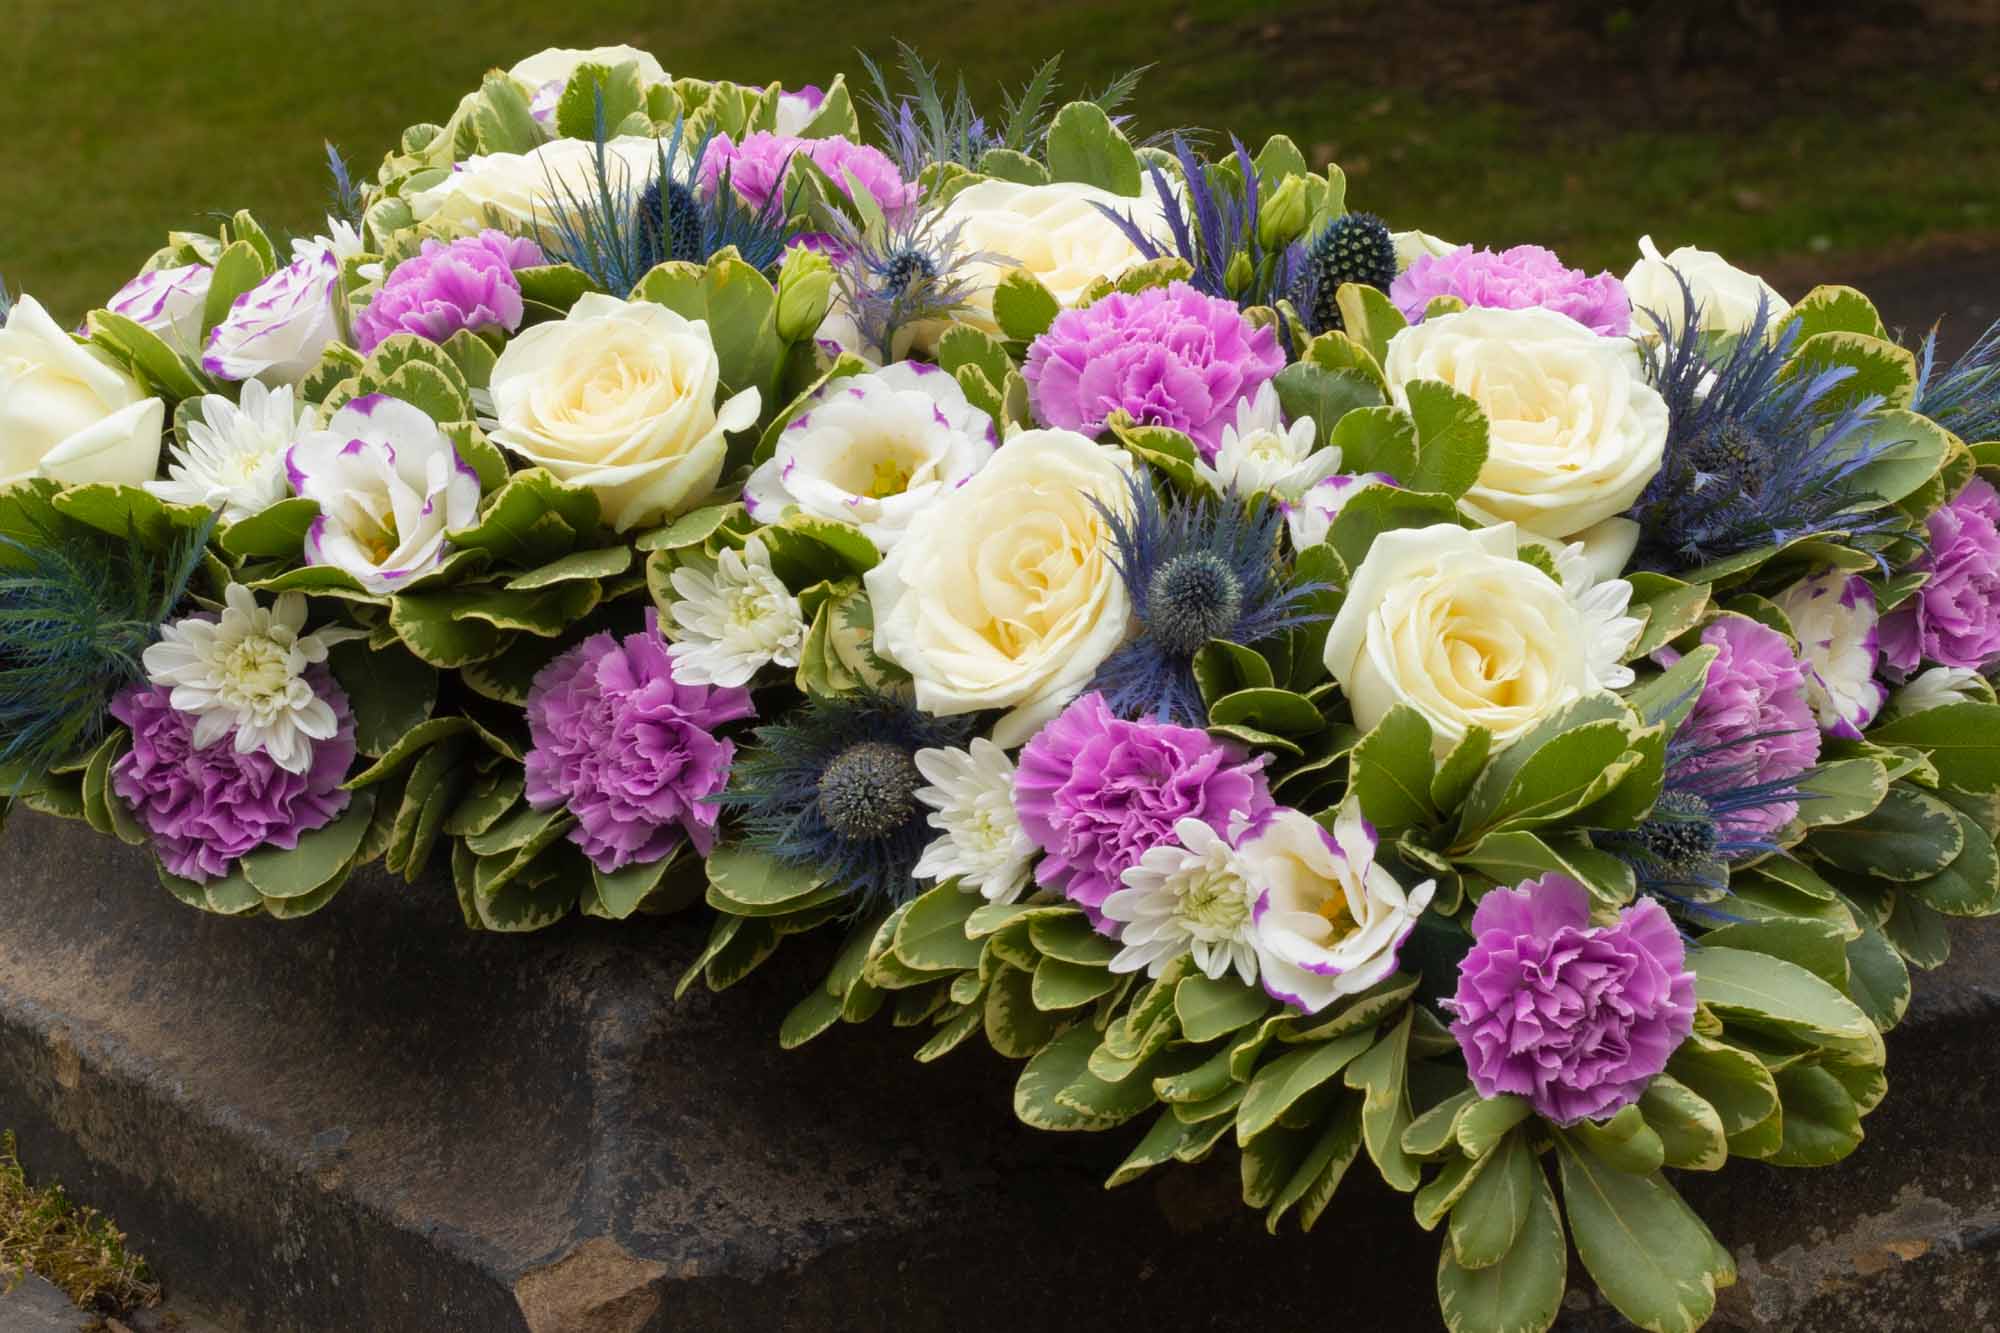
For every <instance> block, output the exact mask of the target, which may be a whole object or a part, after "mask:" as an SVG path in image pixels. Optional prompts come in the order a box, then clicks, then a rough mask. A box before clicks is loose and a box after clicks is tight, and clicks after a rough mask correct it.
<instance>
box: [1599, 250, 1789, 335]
mask: <svg viewBox="0 0 2000 1333" xmlns="http://www.w3.org/2000/svg"><path fill="white" fill-rule="evenodd" d="M1676 273H1678V274H1679V275H1680V276H1681V277H1682V278H1685V279H1686V280H1687V285H1688V291H1690V292H1692V293H1693V294H1694V303H1695V308H1696V309H1697V310H1698V311H1699V312H1700V317H1701V327H1702V328H1703V329H1706V330H1708V331H1709V332H1711V333H1738V334H1740V333H1745V332H1748V331H1749V328H1750V325H1751V324H1752V323H1754V322H1755V321H1756V318H1757V303H1758V301H1759V300H1762V301H1763V302H1764V304H1765V308H1766V310H1767V312H1768V314H1769V317H1770V324H1769V328H1770V329H1771V330H1772V331H1773V332H1775V331H1776V330H1777V329H1779V328H1780V327H1782V326H1783V324H1784V322H1785V316H1786V315H1788V314H1790V313H1791V309H1792V307H1791V305H1790V303H1789V302H1787V301H1786V300H1785V298H1784V297H1782V296H1780V295H1778V289H1777V288H1775V287H1773V286H1772V285H1771V284H1770V283H1768V282H1766V281H1764V280H1763V279H1762V278H1760V277H1758V276H1757V275H1756V274H1754V273H1745V272H1744V271H1743V270H1742V269H1740V268H1737V267H1736V266H1735V265H1734V264H1731V263H1730V262H1729V261H1728V260H1726V259H1724V258H1723V257H1722V256H1721V255H1719V254H1717V253H1715V251H1713V250H1697V249H1695V248H1694V247H1693V246H1692V245H1684V246H1682V247H1681V248H1680V249H1678V250H1676V251H1674V252H1673V253H1672V254H1670V255H1665V256H1662V255H1661V254H1660V250H1659V247H1658V246H1656V245H1654V244H1653V238H1652V237H1650V236H1641V237H1640V238H1639V262H1638V263H1636V264H1634V265H1633V266H1632V271H1631V272H1630V273H1627V274H1626V275H1625V294H1626V295H1627V296H1630V297H1631V298H1632V332H1633V334H1634V335H1635V336H1637V337H1642V338H1644V337H1654V336H1657V335H1658V333H1659V331H1660V329H1659V326H1658V325H1657V324H1655V323H1654V322H1653V321H1652V320H1651V319H1650V318H1648V317H1647V313H1646V312H1647V311H1651V312H1652V313H1653V314H1655V315H1658V316H1659V317H1660V318H1661V319H1663V320H1665V321H1666V323H1667V327H1668V328H1670V329H1672V330H1673V331H1674V332H1675V333H1679V332H1680V331H1681V329H1682V328H1683V327H1684V326H1685V325H1686V324H1687V301H1686V298H1685V297H1684V296H1683V295H1682V294H1681V284H1680V282H1679V281H1678V280H1676V278H1675V277H1674V275H1675V274H1676Z"/></svg>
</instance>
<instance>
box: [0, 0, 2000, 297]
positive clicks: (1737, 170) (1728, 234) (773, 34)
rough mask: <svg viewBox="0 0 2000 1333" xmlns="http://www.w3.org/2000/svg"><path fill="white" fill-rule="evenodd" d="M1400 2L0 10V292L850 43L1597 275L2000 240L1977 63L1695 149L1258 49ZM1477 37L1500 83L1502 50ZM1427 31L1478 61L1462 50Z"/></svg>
mask: <svg viewBox="0 0 2000 1333" xmlns="http://www.w3.org/2000/svg"><path fill="white" fill-rule="evenodd" d="M1400 3H1401V0H1374V2H1369V0H1352V2H1350V3H1331V4H1329V3H1322V4H1318V5H1300V4H1297V3H1279V2H1278V0H1182V2H1181V3H1161V2H1160V0H1101V2H1099V3H1093V4H1079V3H1063V2H1062V0H1013V2H1012V3H1008V4H1004V5H987V6H958V7H952V8H950V9H945V8H942V7H940V6H938V5H936V4H919V3H916V2H915V0H875V2H874V3H871V4H869V5H868V6H866V7H865V8H863V7H860V6H848V5H825V4H821V5H811V6H808V5H804V4H801V3H798V0H735V2H734V3H731V2H730V0H719V2H713V3H697V4H691V3H685V2H684V0H683V2H680V3H660V0H600V2H598V3H593V4H589V5H569V6H561V5H551V4H547V3H533V4H528V3H520V2H519V0H488V2H487V3H484V4H481V5H477V6H446V5H436V4H433V5H428V6H426V5H413V4H410V3H408V2H407V0H342V2H341V3H334V2H333V0H290V2H289V3H279V2H276V0H214V2H213V3H208V4H204V5H200V6H192V7H190V6H186V5H182V4H180V3H171V2H169V0H124V3H120V4H115V5H112V4H104V5H79V4H75V3H73V2H72V0H0V32H6V33H7V34H8V40H6V42H5V44H4V45H5V50H4V51H0V113H4V121H5V123H7V124H9V125H10V126H13V127H15V130H14V132H13V133H10V134H8V135H7V136H5V143H4V146H0V154H4V156H0V181H4V182H6V190H7V199H6V202H5V204H4V206H0V274H4V275H5V277H6V278H7V280H8V281H9V284H10V286H11V287H12V288H13V289H14V290H16V291H23V290H25V291H30V292H34V293H35V294H37V295H39V296H40V297H41V298H42V299H43V301H44V302H45V303H46V304H48V305H49V306H50V307H51V308H52V309H53V310H55V311H56V313H57V314H58V315H59V316H60V317H65V318H68V317H76V316H79V315H80V314H81V313H82V312H83V311H84V310H85V309H86V308H88V307H89V306H91V305H93V304H95V303H97V302H99V301H101V300H102V299H103V298H104V297H105V296H106V295H107V294H108V293H109V292H111V291H112V290H113V289H114V288H115V287H116V286H117V285H118V284H119V283H120V282H121V281H123V280H124V279H125V278H126V277H127V276H128V275H129V274H130V273H131V272H132V271H133V270H134V269H135V268H136V266H137V265H138V264H139V263H140V262H141V261H142V260H143V259H144V257H145V256H146V255H147V254H149V253H150V252H151V251H152V250H153V249H154V248H155V247H156V246H157V245H158V244H159V243H160V241H161V239H162V237H163V235H164V233H165V232H166V231H167V230H168V229H169V228H188V227H196V228H202V229H207V228H208V227H209V226H210V225H211V224H210V222H209V220H208V215H209V214H211V213H213V212H218V211H221V212H226V211H228V210H231V209H234V208H238V207H248V208H250V209H252V210H254V211H255V212H256V213H257V214H258V215H259V216H260V217H262V218H263V219H264V220H265V222H266V224H267V225H269V226H271V227H273V228H274V229H277V230H281V231H289V232H306V231H310V230H311V229H313V228H314V226H315V225H316V223H317V220H318V216H319V214H320V212H321V211H322V207H323V204H324V201H325V198H326V193H327V179H326V174H325V170H324V167H323V163H322V158H321V150H320V142H321V140H322V139H330V140H332V141H333V142H335V143H336V144H338V145H339V146H340V147H341V148H342V149H343V151H344V152H345V153H346V154H347V156H348V158H349V160H350V162H352V163H353V164H354V165H355V167H356V169H357V170H358V171H362V172H368V171H372V169H373V166H374V164H375V163H376V162H377V161H379V159H380V155H381V153H382V151H383V150H384V149H385V148H386V147H387V146H388V145H389V144H390V143H391V142H392V141H393V140H394V138H395V136H396V134H397V133H398V131H399V130H400V129H401V127H402V126H403V125H405V124H407V123H411V122H414V121H419V120H439V121H442V120H443V119H444V118H445V117H446V116H447V115H448V114H449V112H450V110H451V108H452V106H453V105H454V104H455V103H456V101H457V99H458V97H459V95H460V94H461V93H462V92H464V91H466V90H468V89H470V88H472V87H473V86H475V85H476V83H477V81H478V79H479V76H480V74H481V72H482V71H483V70H484V69H486V68H488V67H490V66H496V65H498V66H505V65H508V64H511V63H512V62H513V61H514V60H515V59H517V58H519V57H520V56H522V55H525V54H528V53H530V52H532V51H535V50H538V49H540V48H541V47H544V46H552V45H567V46H584V45H593V44H597V43H604V42H616V41H629V42H632V43H634V44H635V45H639V46H644V47H646V48H648V49H650V50H652V51H653V52H655V53H656V54H657V55H658V56H659V57H660V59H661V61H662V62H663V63H664V64H665V65H666V67H667V68H668V69H669V70H670V71H672V72H674V73H675V74H677V75H679V74H690V75H700V76H704V77H713V78H733V79H737V80H739V81H744V82H754V83H761V82H765V81H768V80H772V79H778V80H782V81H784V82H786V83H788V84H792V85H796V84H800V83H806V82H813V81H824V80H825V79H826V78H827V77H829V76H830V75H831V74H832V73H834V72H835V71H837V70H843V69H844V70H846V71H847V72H848V73H849V76H850V79H853V78H855V77H856V76H857V75H858V74H859V72H860V65H859V62H858V61H857V60H856V59H855V58H854V56H853V50H854V48H856V47H862V48H865V49H867V50H869V51H870V52H871V53H872V54H875V55H876V56H877V58H878V59H880V58H883V57H884V56H886V55H887V54H888V53H889V51H890V42H891V40H892V39H893V38H895V37H902V38H905V39H907V40H910V41H912V42H914V43H915V44H916V45H917V46H918V47H919V49H920V50H922V51H923V52H924V53H925V55H926V56H927V57H928V58H930V59H931V60H933V61H936V62H940V63H942V64H944V65H945V66H946V68H947V69H948V70H952V69H958V70H963V71H965V72H966V76H967V80H968V82H969V83H970V84H971V85H972V87H973V89H974V91H975V92H976V93H990V92H991V90H992V89H993V88H994V87H995V86H996V85H1000V84H1006V85H1009V86H1012V85H1015V84H1018V83H1019V82H1020V81H1021V80H1022V79H1024V78H1025V77H1026V75H1027V73H1028V72H1029V70H1030V69H1031V68H1032V66H1033V63H1034V61H1035V60H1036V59H1037V58H1039V57H1040V56H1042V55H1044V54H1046V53H1051V52H1056V51H1062V52H1064V53H1065V58H1064V72H1065V74H1066V76H1067V78H1066V80H1065V83H1066V86H1067V87H1068V88H1070V89H1072V90H1074V89H1076V88H1078V87H1079V86H1089V87H1091V88H1095V87H1096V86H1099V85H1101V84H1102V83H1103V82H1104V81H1106V80H1107V79H1109V78H1110V77H1111V76H1112V75H1114V74H1115V73H1117V72H1118V71H1120V70H1122V69H1124V68H1126V67H1129V66H1131V65H1135V64H1145V63H1149V62H1151V63H1153V64H1154V65H1155V68H1154V69H1153V71H1152V72H1151V73H1150V74H1149V75H1148V76H1147V78H1146V80H1145V82H1144V83H1143V84H1142V85H1141V89H1140V96H1139V98H1138V101H1137V103H1136V105H1135V108H1134V109H1135V110H1136V111H1137V113H1138V117H1139V124H1140V127H1141V128H1143V129H1148V130H1151V129H1158V128H1161V127H1167V126H1178V125H1192V126H1203V127H1213V128H1221V129H1228V130H1234V131H1235V132H1236V133H1238V134H1240V135H1241V136H1242V137H1243V138H1244V139H1245V140H1247V141H1249V142H1250V143H1251V144H1252V146H1253V148H1254V147H1255V145H1256V144H1258V143H1260V142H1261V141H1262V139H1263V138H1264V137H1265V136H1266V135H1268V134H1270V133H1273V132H1278V131H1283V132H1285V133H1288V134H1290V135H1291V136H1292V137H1293V138H1294V139H1295V140H1297V141H1298V143H1299V144H1300V146H1301V147H1302V148H1303V149H1305V151H1306V152H1307V154H1308V155H1309V156H1319V157H1322V158H1323V157H1327V156H1332V157H1333V158H1335V160H1338V161H1340V162H1341V163H1342V164H1343V166H1344V167H1345V168H1346V169H1347V171H1348V173H1349V177H1350V180H1349V191H1348V195H1349V200H1350V203H1351V204H1353V205H1354V206H1356V207H1361V208H1368V209H1372V210H1374V211H1376V212H1380V213H1382V214H1384V215H1385V216H1387V217H1388V218H1389V219H1390V221H1391V222H1392V224H1394V225H1396V226H1398V227H1412V226H1414V227H1421V228H1423V229H1425V230H1427V231H1431V232H1434V233H1437V234H1439V235H1443V236H1446V237H1448V238H1451V239H1454V240H1477V241H1481V242H1489V243H1494V244H1513V243H1517V242H1521V241H1527V240H1534V241H1537V242H1540V243H1543V244H1548V245H1551V246H1553V247H1555V248H1557V249H1558V250H1560V251H1561V252H1562V253H1563V255H1564V256H1565V258H1567V259H1569V260H1570V261H1571V262H1572V263H1579V264H1585V265H1588V266H1590V267H1592V268H1596V267H1600V266H1604V267H1612V268H1615V269H1617V270H1619V271H1621V272H1622V271H1623V269H1624V268H1625V267H1626V266H1627V265H1628V264H1629V263H1630V260H1631V258H1632V257H1633V255H1634V250H1633V245H1634V240H1635V238H1636V237H1637V236H1638V235H1639V234H1640V233H1642V232H1647V231H1650V232H1652V233H1653V234H1654V235H1655V237H1656V239H1657V240H1659V241H1660V242H1661V244H1662V245H1663V246H1672V245H1675V244H1680V243H1684V242H1694V243H1699V244H1702V245H1706V246H1709V247H1712V248H1716V249H1720V250H1723V251H1725V252H1726V253H1728V254H1730V255H1731V256H1732V257H1734V258H1739V259H1742V260H1745V261H1749V262H1754V261H1756V260H1759V259H1762V258H1767V257H1771V256H1776V255H1784V254H1795V253H1799V252H1802V251H1807V250H1834V251H1841V252H1845V251H1860V250H1873V249H1878V248H1881V247H1885V246H1889V245H1896V244H1905V243H1910V242H1914V241H1917V240H1920V239H1922V238H1924V237H1926V236H1930V235H1934V234H1939V233H1963V232H1968V231H1973V232H1986V231H1989V230H1991V229H1993V228H1996V227H2000V209H1996V207H1995V205H1996V199H1995V195H1996V186H1995V182H1996V181H2000V136H1996V135H1995V134H1994V133H1993V120H1992V106H1993V102H1994V97H1993V94H1992V92H1991V91H1990V90H1989V88H1988V87H1987V86H1986V84H1990V83H1991V79H1990V77H1988V76H1987V75H1984V74H1982V72H1981V68H1980V64H1979V61H1978V60H1977V59H1975V58H1974V54H1975V53H1966V54H1965V56H1964V60H1965V67H1964V68H1963V69H1962V70H1957V69H1952V68H1950V67H1949V66H1950V60H1951V53H1949V52H1946V53H1943V54H1942V56H1941V59H1942V60H1943V61H1944V64H1945V68H1944V70H1943V72H1942V73H1940V70H1939V69H1936V68H1932V69H1926V70H1922V71H1917V70H1911V71H1908V72H1903V73H1895V74H1891V75H1890V76H1888V77H1885V78H1870V79H1868V80H1866V81H1861V82H1858V84H1857V86H1856V87H1855V88H1853V90H1852V92H1851V95H1847V96H1840V97H1836V98H1834V99H1832V100H1831V101H1830V100H1829V98H1827V97H1826V96H1824V95H1822V96H1818V97H1815V98H1810V99H1800V100H1799V101H1798V103H1797V104H1796V105H1795V108H1794V109H1792V110H1786V109H1785V99H1784V98H1783V97H1781V96H1772V97H1769V98H1768V99H1764V100H1767V101H1768V102H1769V105H1768V106H1764V105H1757V106H1754V107H1752V108H1750V109H1749V113H1748V115H1747V118H1746V119H1743V120H1742V123H1741V124H1740V125H1738V126H1736V127H1735V128H1732V129H1727V130H1721V131H1719V130H1718V129H1717V128H1716V127H1715V123H1714V120H1713V118H1712V117H1700V116H1697V117H1693V118H1689V117H1687V116H1685V115H1684V113H1685V112H1686V111H1687V110H1688V108H1685V107H1679V106H1676V105H1674V104H1673V102H1672V101H1671V100H1670V99H1669V100H1666V101H1662V102H1661V103H1660V104H1659V105H1657V106H1651V105H1636V104H1627V105H1624V106H1620V107H1610V108H1607V110H1606V114H1604V115H1591V114H1585V115H1579V114H1572V113H1571V111H1570V110H1565V109H1564V107H1563V106H1562V105H1560V103H1562V102H1563V101H1564V99H1562V98H1556V99H1552V101H1553V102H1554V103H1558V105H1554V106H1553V109H1552V107H1550V106H1544V107H1542V108H1540V109H1535V108H1524V107H1521V106H1518V105H1516V106H1511V107H1510V106H1507V105H1502V104H1500V103H1499V102H1498V101H1497V100H1495V99H1494V98H1493V97H1490V96H1487V97H1481V96H1477V95H1474V94H1440V95H1438V96H1437V104H1435V105H1433V104H1427V103H1426V102H1425V101H1424V100H1423V99H1422V98H1421V97H1419V96H1416V95H1413V94H1410V93H1408V92H1407V91H1404V89H1405V88H1406V87H1407V86H1409V85H1410V83H1411V82H1412V80H1406V79H1404V78H1402V77H1400V76H1399V67H1398V65H1397V63H1396V61H1395V60H1392V59H1380V58H1376V57H1374V56H1373V55H1372V54H1371V53H1370V52H1368V51H1366V50H1364V49H1361V48H1357V47H1355V46H1351V45H1344V44H1341V43H1337V42H1331V41H1328V40H1326V39H1324V38H1321V39H1318V41H1317V44H1316V45H1315V44H1313V43H1306V42H1299V43H1293V42H1289V41H1288V40H1287V34H1288V32H1289V30H1290V27H1291V25H1292V24H1293V23H1294V22H1295V21H1297V22H1300V23H1301V25H1302V27H1301V31H1303V30H1304V27H1303V25H1304V23H1305V21H1306V20H1309V19H1324V17H1325V16H1326V15H1327V14H1328V13H1330V12H1336V11H1337V12H1339V13H1341V14H1343V15H1344V14H1347V13H1349V12H1357V13H1361V14H1363V15H1364V16H1366V15H1368V14H1370V12H1371V11H1372V12H1373V13H1383V12H1386V11H1387V10H1393V9H1396V8H1397V6H1399V5H1400ZM1415 8H1416V9H1419V10H1421V9H1422V7H1421V6H1417V7H1415ZM1402 13H1403V14H1404V18H1403V19H1402V20H1401V21H1402V22H1403V23H1404V26H1405V28H1407V27H1408V26H1409V21H1410V20H1409V18H1408V14H1409V11H1408V10H1404V11H1402ZM1493 36H1494V40H1495V43H1496V45H1495V51H1494V54H1493V56H1492V59H1493V60H1494V61H1496V62H1504V61H1506V60H1507V59H1508V58H1509V57H1508V55H1507V52H1506V50H1505V49H1504V48H1505V40H1506V38H1505V35H1504V33H1502V32H1499V31H1497V30H1496V32H1495V33H1494V34H1493ZM1457 40H1458V42H1459V45H1460V54H1461V57H1462V56H1463V50H1464V47H1465V45H1466V43H1467V42H1468V41H1470V42H1471V43H1473V44H1474V45H1473V48H1472V49H1473V51H1474V58H1475V59H1476V58H1477V53H1478V47H1477V45H1476V43H1477V42H1478V40H1479V35H1478V34H1477V33H1474V34H1471V35H1470V36H1468V35H1466V34H1463V33H1461V34H1459V36H1458V38H1457ZM1404 49H1405V52H1407V50H1408V48H1407V46H1406V47H1405V48H1404ZM1408 58H1409V57H1408V55H1407V54H1405V56H1404V59H1406V60H1407V59H1408ZM1404 68H1407V66H1405V67H1404ZM1576 76H1577V78H1578V79H1579V80H1585V81H1587V80H1589V79H1590V77H1591V71H1589V70H1578V71H1576ZM1982 79H1984V80H1985V83H1982ZM1751 92H1752V94H1754V90H1751ZM1577 101H1578V94H1576V93H1574V92H1572V93H1571V94H1570V95H1569V97H1568V98H1567V103H1568V105H1569V107H1570V108H1572V109H1573V107H1574V106H1575V104H1576V103H1577ZM1736 110H1738V111H1739V112H1740V111H1741V110H1742V109H1741V108H1737V109H1736ZM22 126H28V127H31V128H32V130H33V132H31V133H22V132H20V130H21V127H22ZM1634 127H1636V128H1634Z"/></svg>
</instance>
